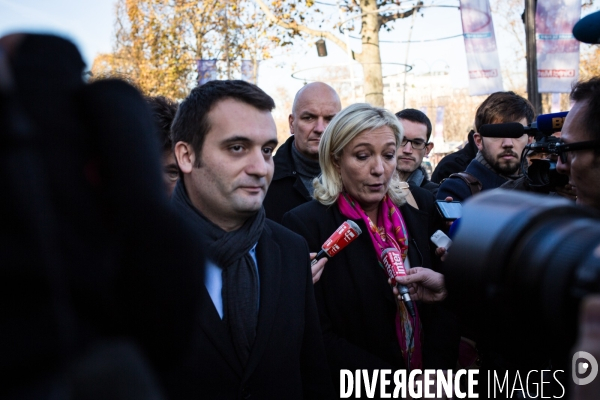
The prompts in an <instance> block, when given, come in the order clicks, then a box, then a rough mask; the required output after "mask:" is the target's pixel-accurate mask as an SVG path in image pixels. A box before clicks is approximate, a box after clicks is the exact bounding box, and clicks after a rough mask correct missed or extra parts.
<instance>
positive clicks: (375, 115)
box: [313, 103, 407, 205]
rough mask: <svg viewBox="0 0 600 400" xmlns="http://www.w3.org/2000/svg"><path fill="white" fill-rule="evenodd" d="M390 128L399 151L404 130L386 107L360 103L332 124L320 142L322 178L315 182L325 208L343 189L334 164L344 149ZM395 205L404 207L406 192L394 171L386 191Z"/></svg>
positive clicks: (318, 197) (319, 199) (316, 191)
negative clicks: (373, 132)
mask: <svg viewBox="0 0 600 400" xmlns="http://www.w3.org/2000/svg"><path fill="white" fill-rule="evenodd" d="M384 126H387V127H389V128H390V129H391V130H392V132H393V133H394V137H395V139H396V151H397V150H398V148H399V147H400V143H401V142H402V138H403V137H404V129H403V128H402V125H401V124H400V122H399V121H398V119H397V118H396V116H395V115H394V114H392V113H391V112H389V111H388V110H385V109H383V108H378V107H373V106H371V105H369V104H366V103H357V104H353V105H351V106H349V107H346V108H345V109H343V110H342V111H340V112H339V113H338V114H337V115H336V116H335V117H334V118H333V119H332V120H331V122H330V123H329V125H328V126H327V129H325V132H323V136H321V142H320V143H319V164H320V166H321V175H319V176H318V177H317V178H315V179H314V180H313V186H314V188H315V191H314V194H313V197H314V198H315V199H317V200H318V201H319V202H320V203H322V204H324V205H331V204H334V203H335V202H336V201H337V199H338V197H339V195H340V193H341V192H342V190H343V183H342V179H341V177H340V175H339V174H338V172H337V169H336V168H335V164H334V163H333V161H334V159H335V160H337V159H339V158H340V157H341V155H342V151H343V150H344V147H346V146H347V145H348V143H350V142H351V141H352V139H354V138H355V137H356V136H358V135H359V134H361V133H362V132H365V131H371V130H374V129H378V128H381V127H384ZM387 193H388V195H389V196H390V198H391V199H392V201H393V202H394V203H395V204H396V205H402V204H404V202H405V201H406V200H405V197H406V195H407V192H406V189H403V188H402V187H401V185H400V177H399V176H398V173H397V172H396V170H395V169H394V173H393V175H392V179H391V180H390V184H389V187H388V191H387Z"/></svg>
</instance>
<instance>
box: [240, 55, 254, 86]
mask: <svg viewBox="0 0 600 400" xmlns="http://www.w3.org/2000/svg"><path fill="white" fill-rule="evenodd" d="M257 72H258V61H254V60H242V80H244V81H246V82H250V83H254V84H255V85H256V78H257V75H258V74H257Z"/></svg>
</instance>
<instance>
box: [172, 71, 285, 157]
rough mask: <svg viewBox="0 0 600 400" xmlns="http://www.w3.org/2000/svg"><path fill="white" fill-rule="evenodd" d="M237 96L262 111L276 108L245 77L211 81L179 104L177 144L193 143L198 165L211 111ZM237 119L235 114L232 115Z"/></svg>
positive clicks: (175, 128) (174, 136)
mask: <svg viewBox="0 0 600 400" xmlns="http://www.w3.org/2000/svg"><path fill="white" fill-rule="evenodd" d="M226 99H234V100H238V101H241V102H243V103H246V104H249V105H251V106H253V107H255V108H257V109H258V110H261V111H272V110H273V109H274V108H275V102H274V101H273V99H272V98H271V96H269V95H268V94H266V93H265V92H264V91H263V90H262V89H261V88H259V87H258V86H256V85H253V84H252V83H248V82H246V81H241V80H223V81H209V82H207V83H205V84H203V85H201V86H197V87H195V88H194V89H192V91H191V92H190V94H189V95H188V97H186V98H185V100H184V101H183V102H182V103H181V104H180V105H179V109H178V110H177V114H176V115H175V120H174V121H173V124H172V125H171V135H172V136H171V137H172V139H173V144H174V145H175V144H177V142H186V143H189V144H190V145H191V146H192V148H193V149H194V152H195V155H196V160H197V161H196V166H200V165H201V162H200V153H201V152H202V146H203V145H204V139H205V137H206V135H207V134H208V131H210V127H211V126H210V121H209V120H208V113H209V112H210V110H212V108H213V107H214V106H215V105H216V104H217V103H218V102H219V101H222V100H226ZM231 117H232V118H236V116H235V115H232V116H231Z"/></svg>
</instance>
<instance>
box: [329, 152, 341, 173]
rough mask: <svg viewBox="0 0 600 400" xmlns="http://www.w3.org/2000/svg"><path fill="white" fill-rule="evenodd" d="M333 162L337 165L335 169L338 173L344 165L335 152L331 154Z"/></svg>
mask: <svg viewBox="0 0 600 400" xmlns="http://www.w3.org/2000/svg"><path fill="white" fill-rule="evenodd" d="M331 163H332V164H333V166H334V167H335V170H336V171H337V172H338V173H339V172H340V171H341V170H342V167H341V166H340V159H339V157H338V156H336V155H335V154H332V155H331Z"/></svg>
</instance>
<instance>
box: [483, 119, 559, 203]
mask: <svg viewBox="0 0 600 400" xmlns="http://www.w3.org/2000/svg"><path fill="white" fill-rule="evenodd" d="M567 113H568V112H567V111H564V112H560V113H553V114H542V115H539V116H538V117H537V119H536V121H535V122H533V123H531V124H530V125H528V126H523V125H521V124H519V123H518V122H510V123H505V124H486V125H482V126H481V128H480V129H479V134H480V135H481V136H484V137H499V138H519V137H521V136H523V135H524V134H527V135H529V136H534V137H535V142H533V143H531V144H528V145H527V146H525V148H524V149H523V153H522V154H521V171H522V172H523V175H525V177H526V179H527V181H528V183H529V186H531V187H534V188H537V189H539V190H540V191H544V192H550V191H552V190H553V189H554V188H555V187H559V186H564V185H566V184H567V183H568V182H569V179H568V177H567V176H566V175H561V174H559V173H558V172H557V171H556V163H557V161H558V153H559V150H558V149H559V147H560V145H559V142H560V139H559V138H557V137H554V136H552V134H553V133H556V132H560V130H561V129H562V126H563V124H564V121H565V117H566V116H567ZM528 161H529V162H531V164H528Z"/></svg>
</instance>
